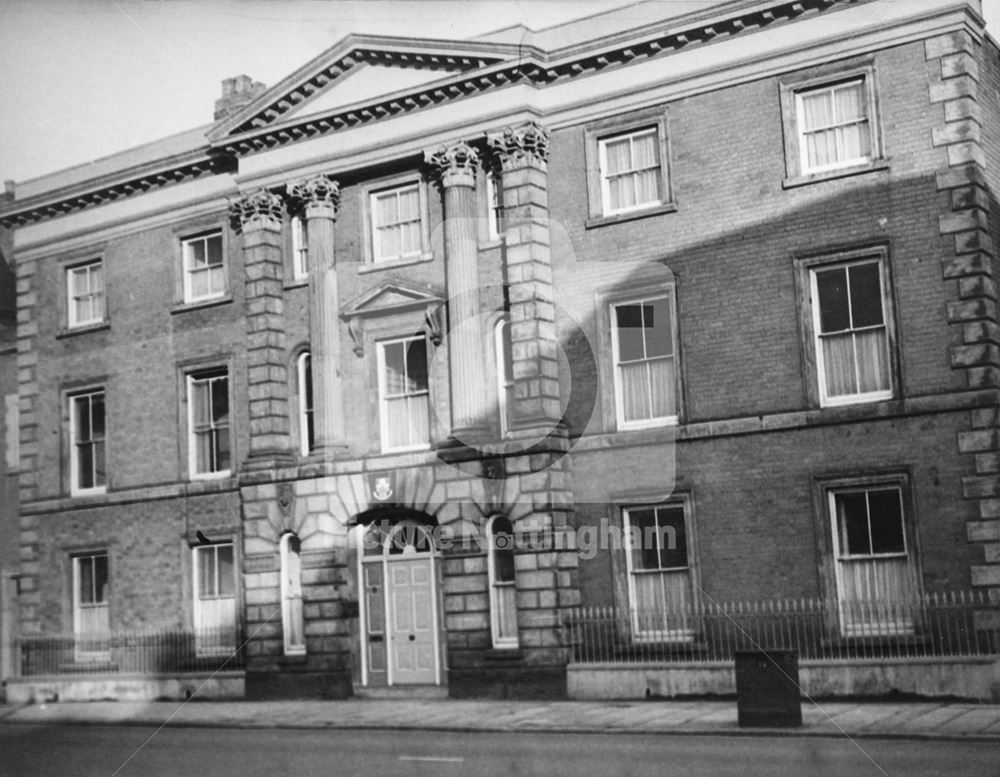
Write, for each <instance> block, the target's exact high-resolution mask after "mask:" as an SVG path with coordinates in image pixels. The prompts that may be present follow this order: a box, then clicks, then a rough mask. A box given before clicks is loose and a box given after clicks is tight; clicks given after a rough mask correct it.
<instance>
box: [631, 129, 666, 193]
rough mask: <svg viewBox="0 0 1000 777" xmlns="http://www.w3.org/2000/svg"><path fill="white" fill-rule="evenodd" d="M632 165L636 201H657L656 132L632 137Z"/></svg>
mask: <svg viewBox="0 0 1000 777" xmlns="http://www.w3.org/2000/svg"><path fill="white" fill-rule="evenodd" d="M632 150H633V154H634V162H633V167H634V168H635V170H636V173H635V200H636V202H637V203H645V202H657V201H659V199H660V193H659V186H658V181H659V175H658V173H659V165H658V163H657V159H656V134H655V133H652V132H650V133H647V134H645V135H640V136H638V137H636V138H634V139H633V142H632Z"/></svg>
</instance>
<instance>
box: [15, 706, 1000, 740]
mask: <svg viewBox="0 0 1000 777" xmlns="http://www.w3.org/2000/svg"><path fill="white" fill-rule="evenodd" d="M802 717H803V725H802V727H801V728H794V729H769V728H742V729H741V728H740V727H739V725H738V723H737V714H736V702H735V701H496V700H456V699H420V700H415V699H389V700H386V699H348V700H345V701H305V700H299V701H266V702H259V701H198V700H192V701H188V702H163V701H161V702H123V701H107V702H63V703H45V704H35V705H28V706H20V707H18V706H10V705H0V723H2V724H26V725H37V726H45V725H53V726H54V725H105V726H123V725H130V726H138V725H142V726H164V725H169V726H171V727H214V728H266V729H276V728H277V729H281V728H294V729H355V730H360V729H393V730H422V731H474V732H503V733H512V732H548V733H614V734H630V733H637V734H684V735H692V734H704V735H771V736H775V735H780V736H819V737H843V736H848V737H851V738H882V739H922V740H926V739H939V740H957V741H990V742H997V743H1000V705H993V704H973V703H947V702H901V703H882V702H860V703H858V702H841V701H837V702H829V703H827V702H818V703H808V702H803V704H802Z"/></svg>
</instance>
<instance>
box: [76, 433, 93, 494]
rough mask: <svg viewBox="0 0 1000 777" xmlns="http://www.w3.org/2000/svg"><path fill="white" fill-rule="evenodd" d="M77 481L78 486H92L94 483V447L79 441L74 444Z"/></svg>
mask: <svg viewBox="0 0 1000 777" xmlns="http://www.w3.org/2000/svg"><path fill="white" fill-rule="evenodd" d="M76 455H77V464H76V466H77V480H78V481H79V482H78V483H77V487H78V488H93V487H94V486H95V485H97V484H96V483H94V447H93V445H91V444H90V443H80V444H78V445H77V446H76Z"/></svg>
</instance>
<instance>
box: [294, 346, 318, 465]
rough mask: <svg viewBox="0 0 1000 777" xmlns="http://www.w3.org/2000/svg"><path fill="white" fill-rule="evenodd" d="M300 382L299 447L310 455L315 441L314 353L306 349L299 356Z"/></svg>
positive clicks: (304, 454)
mask: <svg viewBox="0 0 1000 777" xmlns="http://www.w3.org/2000/svg"><path fill="white" fill-rule="evenodd" d="M297 367H298V384H299V438H300V441H299V448H300V449H301V451H302V455H303V456H308V455H309V454H310V453H311V452H312V449H313V443H314V442H315V439H316V438H315V429H314V426H313V386H312V355H311V354H310V353H309V351H304V352H303V353H302V354H301V355H300V356H299V358H298V364H297Z"/></svg>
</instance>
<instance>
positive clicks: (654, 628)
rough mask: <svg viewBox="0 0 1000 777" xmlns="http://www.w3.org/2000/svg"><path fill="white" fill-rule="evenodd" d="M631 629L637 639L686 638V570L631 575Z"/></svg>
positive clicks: (688, 592) (688, 603)
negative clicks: (651, 637) (632, 590)
mask: <svg viewBox="0 0 1000 777" xmlns="http://www.w3.org/2000/svg"><path fill="white" fill-rule="evenodd" d="M632 581H633V587H634V590H635V614H634V618H633V620H634V623H633V628H634V629H635V631H636V633H637V634H638V635H640V636H642V635H645V636H653V635H655V636H657V637H659V638H670V637H687V636H689V635H690V633H691V631H692V625H691V613H690V606H691V585H690V578H689V575H688V571H687V570H677V571H670V572H634V573H633V574H632Z"/></svg>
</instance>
